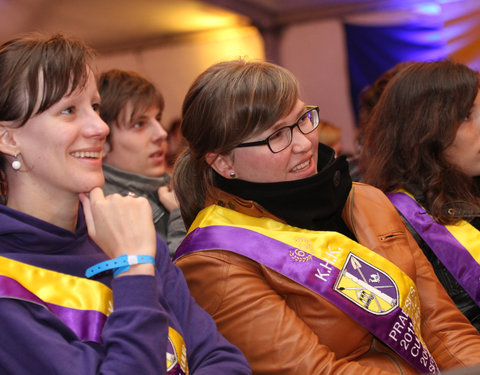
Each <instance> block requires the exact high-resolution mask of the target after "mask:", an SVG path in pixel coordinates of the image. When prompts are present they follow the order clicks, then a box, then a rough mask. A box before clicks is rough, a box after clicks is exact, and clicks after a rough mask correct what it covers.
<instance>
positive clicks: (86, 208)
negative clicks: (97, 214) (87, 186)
mask: <svg viewBox="0 0 480 375" xmlns="http://www.w3.org/2000/svg"><path fill="white" fill-rule="evenodd" d="M79 198H80V202H81V203H82V206H83V214H84V215H85V222H86V224H87V230H88V234H89V235H90V237H92V238H93V237H95V221H94V220H93V215H92V206H91V204H90V198H89V197H88V196H87V195H86V194H84V193H80V194H79Z"/></svg>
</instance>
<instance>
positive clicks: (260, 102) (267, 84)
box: [173, 60, 298, 227]
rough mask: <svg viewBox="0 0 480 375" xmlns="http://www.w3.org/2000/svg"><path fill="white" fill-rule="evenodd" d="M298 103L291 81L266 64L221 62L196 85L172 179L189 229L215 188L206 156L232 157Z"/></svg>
mask: <svg viewBox="0 0 480 375" xmlns="http://www.w3.org/2000/svg"><path fill="white" fill-rule="evenodd" d="M297 99H298V84H297V81H296V79H295V77H294V76H293V75H292V74H291V73H290V72H289V71H287V70H286V69H284V68H282V67H280V66H278V65H274V64H271V63H266V62H258V61H249V62H247V61H244V60H233V61H225V62H221V63H218V64H215V65H213V66H211V67H210V68H208V69H207V70H206V71H204V72H203V73H202V74H201V75H200V76H199V77H198V78H197V79H196V80H195V82H194V83H193V84H192V86H191V87H190V89H189V91H188V93H187V95H186V97H185V100H184V102H183V108H182V134H183V136H184V137H185V139H186V141H187V143H188V148H187V150H186V151H185V152H184V153H183V154H182V155H181V156H180V157H179V158H178V159H177V162H176V164H175V168H174V175H173V180H174V190H175V193H176V195H177V198H178V200H179V202H180V208H181V211H182V217H183V219H184V221H185V224H186V225H187V227H188V226H190V225H191V223H192V222H193V220H194V219H195V216H196V215H197V213H198V212H199V211H200V210H201V209H203V208H204V203H205V198H206V197H207V196H208V195H209V194H210V191H211V189H212V187H213V178H212V176H213V172H212V169H211V167H210V166H209V164H208V163H207V162H206V160H205V156H206V154H207V153H216V154H227V153H229V152H231V151H232V150H233V149H234V148H235V147H236V146H237V145H238V144H240V143H241V142H243V141H244V140H245V139H247V138H248V137H251V136H252V135H256V134H259V133H261V132H263V131H264V130H265V129H268V128H269V127H270V126H272V125H273V124H274V123H275V122H277V121H278V120H279V119H280V118H282V117H283V116H285V115H286V114H287V113H289V112H290V111H291V110H292V109H293V107H294V106H295V104H296V101H297Z"/></svg>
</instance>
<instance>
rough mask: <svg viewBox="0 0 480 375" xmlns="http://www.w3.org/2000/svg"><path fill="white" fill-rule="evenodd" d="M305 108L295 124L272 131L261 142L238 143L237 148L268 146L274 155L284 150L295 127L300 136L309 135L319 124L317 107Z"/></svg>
mask: <svg viewBox="0 0 480 375" xmlns="http://www.w3.org/2000/svg"><path fill="white" fill-rule="evenodd" d="M306 108H307V111H306V112H305V113H304V114H303V115H301V116H300V117H299V118H298V120H297V122H296V123H295V124H293V125H289V126H284V127H282V128H280V129H278V130H276V131H274V132H273V133H272V134H270V135H269V136H268V137H267V138H266V139H264V140H263V141H256V142H246V143H240V144H239V145H238V146H237V147H252V146H262V145H268V148H269V149H270V151H272V152H273V153H274V154H276V153H277V152H280V151H283V150H285V149H286V148H287V147H288V146H290V144H291V143H292V139H293V128H295V127H297V128H298V130H300V132H301V133H302V134H308V133H311V132H313V131H314V130H315V129H316V128H318V124H319V123H320V121H319V116H318V107H317V106H312V105H307V106H306Z"/></svg>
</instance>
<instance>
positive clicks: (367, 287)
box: [175, 205, 438, 373]
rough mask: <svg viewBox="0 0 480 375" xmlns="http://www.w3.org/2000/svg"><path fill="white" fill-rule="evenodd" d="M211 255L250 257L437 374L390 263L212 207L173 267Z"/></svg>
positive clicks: (409, 296) (340, 240) (407, 292)
mask: <svg viewBox="0 0 480 375" xmlns="http://www.w3.org/2000/svg"><path fill="white" fill-rule="evenodd" d="M213 249H222V250H228V251H232V252H235V253H238V254H240V255H243V256H245V257H248V258H250V259H252V260H254V261H256V262H258V263H261V264H263V265H265V266H267V267H269V268H271V269H273V270H275V271H277V272H279V273H281V274H283V275H285V276H286V277H288V278H290V279H292V280H294V281H295V282H297V283H299V284H301V285H303V286H305V287H306V288H309V289H310V290H312V291H314V292H316V293H317V294H319V295H320V296H322V297H323V298H325V299H327V300H328V301H329V302H331V303H332V304H334V305H335V306H337V307H339V308H340V309H341V310H342V311H344V312H345V313H347V314H348V315H349V316H351V317H352V318H353V319H355V320H356V321H357V322H359V323H360V324H361V325H363V326H364V327H365V328H366V329H368V330H369V331H370V332H371V333H372V334H373V335H375V336H376V337H378V338H379V339H380V340H382V341H383V342H384V343H385V344H386V345H388V346H390V347H391V348H392V349H393V350H394V351H395V352H397V353H398V354H399V355H400V356H402V357H403V358H404V359H405V360H406V361H408V362H409V363H410V364H411V365H412V366H414V367H415V368H417V369H418V370H419V371H420V372H422V373H435V372H438V367H437V365H436V363H435V361H434V359H433V357H432V356H431V354H430V352H429V351H428V349H427V347H426V345H425V343H424V341H423V339H422V336H421V330H420V303H419V298H418V294H417V289H416V286H415V284H414V282H413V281H412V280H411V279H410V278H409V277H408V276H407V275H406V274H405V273H404V272H403V271H402V270H400V269H399V268H398V267H397V266H396V265H394V264H393V263H391V262H390V261H389V260H387V259H385V258H383V257H382V256H380V255H378V254H376V253H375V252H373V251H371V250H369V249H367V248H366V247H364V246H362V245H360V244H358V243H357V242H355V241H352V240H350V239H349V238H348V237H346V236H343V235H341V234H339V233H336V232H316V231H311V230H306V229H300V228H295V227H292V226H289V225H286V224H282V223H280V222H277V221H275V220H271V219H268V218H254V217H251V216H248V215H244V214H241V213H238V212H236V211H232V210H229V209H227V208H222V207H220V206H215V205H213V206H210V207H207V208H206V209H204V210H202V211H201V212H200V213H199V214H198V216H197V218H196V220H195V222H194V223H193V224H192V226H191V228H190V229H189V232H188V235H187V237H186V238H185V240H184V241H183V243H182V244H181V246H180V247H179V249H178V250H177V252H176V254H175V259H178V258H180V257H181V256H183V255H185V254H188V253H191V252H194V251H202V250H213Z"/></svg>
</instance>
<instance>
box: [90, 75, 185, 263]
mask: <svg viewBox="0 0 480 375" xmlns="http://www.w3.org/2000/svg"><path fill="white" fill-rule="evenodd" d="M98 89H99V91H100V96H101V98H102V107H101V109H100V116H101V117H102V119H103V120H104V121H105V122H106V123H107V125H108V126H109V127H110V134H109V135H108V136H107V142H106V144H105V155H104V158H103V172H104V174H105V185H104V186H103V191H104V193H105V194H106V195H108V194H112V193H119V194H122V195H126V194H127V193H128V192H133V193H135V194H137V195H140V196H144V197H145V198H147V199H148V201H149V203H150V205H151V206H152V210H153V220H154V222H155V229H156V230H157V233H158V234H159V235H160V236H161V237H162V238H163V239H164V240H165V241H166V242H167V245H168V247H169V249H170V254H171V255H173V253H174V252H175V250H176V249H177V247H178V245H179V244H180V242H181V241H182V240H183V238H184V237H185V234H186V229H185V226H184V225H183V222H182V218H181V216H180V209H179V207H178V202H177V199H176V197H175V193H174V192H173V191H172V189H171V187H170V175H169V174H168V173H167V159H166V157H167V148H168V147H167V132H166V131H165V129H164V128H163V126H162V122H161V121H162V113H163V110H164V100H163V96H162V94H161V93H160V92H159V91H158V90H157V89H156V88H155V86H154V85H153V83H151V82H150V81H148V80H147V79H146V78H144V77H142V76H140V75H139V74H138V73H135V72H131V71H125V70H118V69H114V70H110V71H107V72H104V73H102V74H101V75H100V78H99V80H98Z"/></svg>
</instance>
